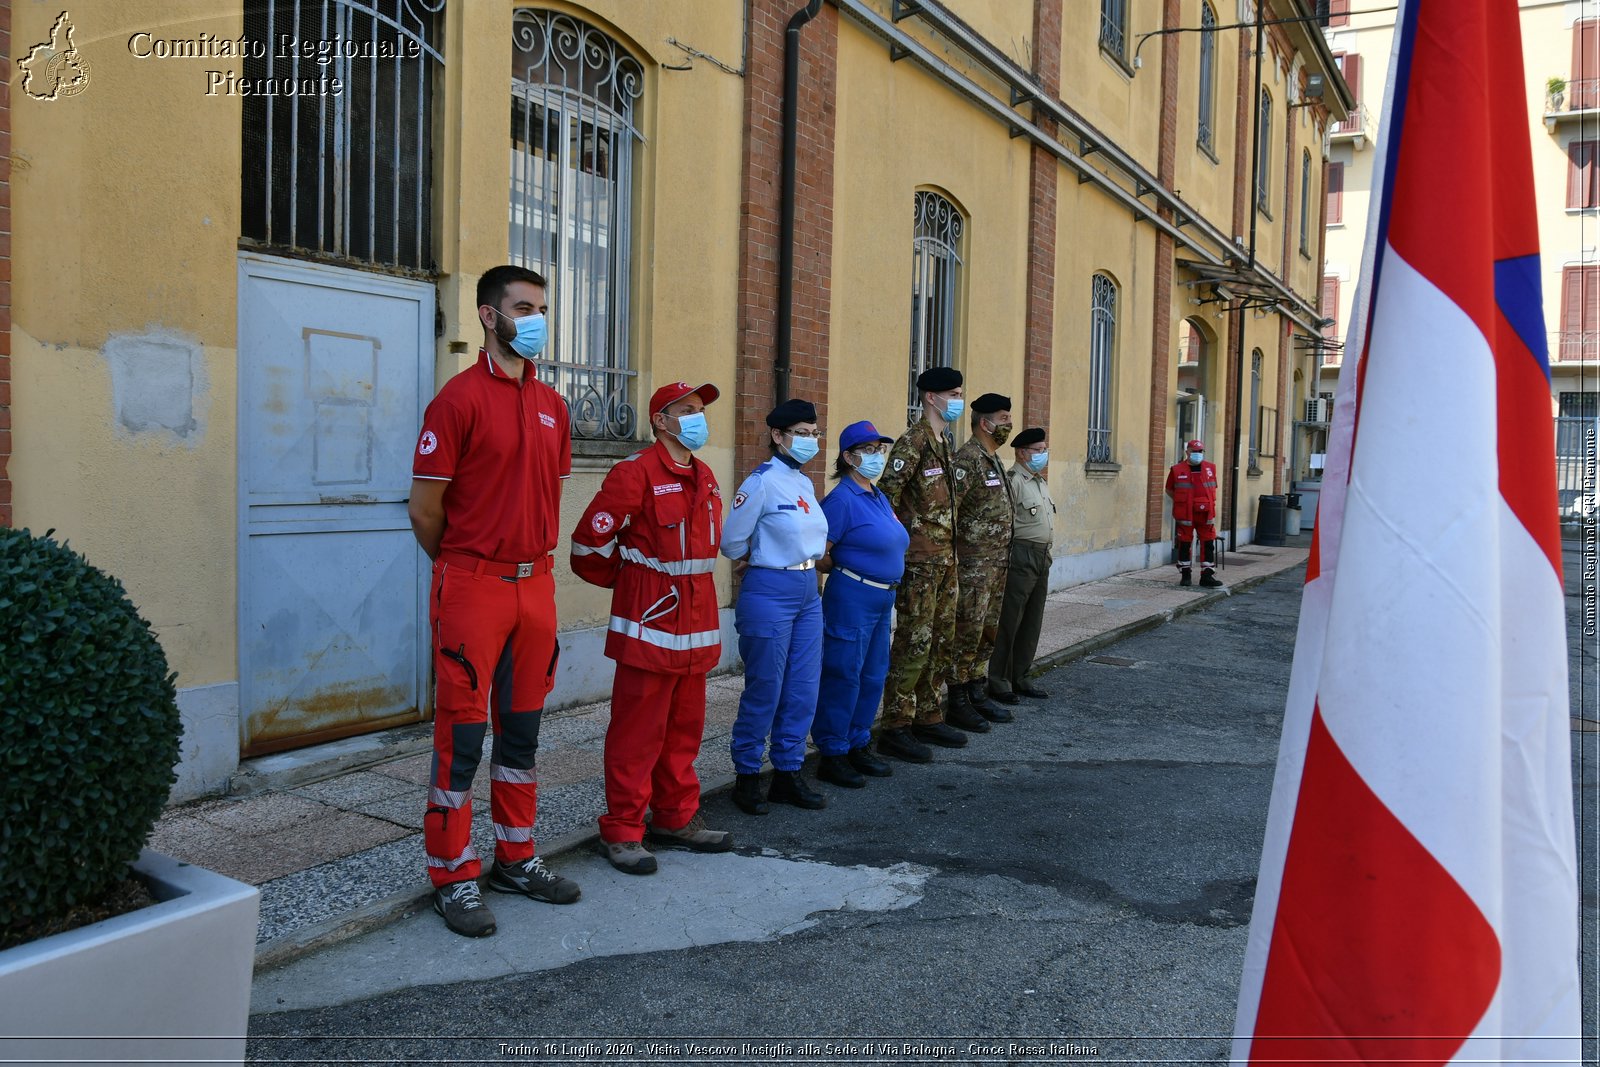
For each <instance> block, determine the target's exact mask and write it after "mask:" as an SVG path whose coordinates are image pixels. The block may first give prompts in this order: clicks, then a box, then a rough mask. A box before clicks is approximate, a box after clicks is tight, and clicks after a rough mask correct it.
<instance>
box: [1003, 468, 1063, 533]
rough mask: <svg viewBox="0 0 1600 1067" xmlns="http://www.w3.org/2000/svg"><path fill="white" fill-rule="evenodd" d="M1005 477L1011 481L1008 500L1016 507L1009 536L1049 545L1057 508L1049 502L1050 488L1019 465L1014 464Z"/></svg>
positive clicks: (1051, 501)
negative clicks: (1010, 499) (1009, 498)
mask: <svg viewBox="0 0 1600 1067" xmlns="http://www.w3.org/2000/svg"><path fill="white" fill-rule="evenodd" d="M1007 477H1009V478H1010V479H1011V498H1012V501H1013V502H1014V508H1015V513H1014V514H1015V521H1014V522H1013V524H1012V536H1013V537H1015V538H1016V539H1017V540H1018V541H1032V542H1035V543H1038V544H1043V545H1049V544H1050V543H1051V541H1052V540H1053V539H1054V537H1055V519H1056V505H1055V501H1053V500H1051V499H1050V487H1049V486H1048V485H1046V484H1045V480H1044V479H1043V478H1041V477H1040V476H1039V475H1037V474H1034V473H1033V472H1032V471H1030V470H1029V469H1028V468H1027V467H1025V466H1023V465H1022V464H1021V463H1016V464H1013V465H1012V467H1011V473H1010V474H1009V475H1007Z"/></svg>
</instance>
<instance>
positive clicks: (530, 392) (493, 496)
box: [411, 349, 572, 563]
mask: <svg viewBox="0 0 1600 1067" xmlns="http://www.w3.org/2000/svg"><path fill="white" fill-rule="evenodd" d="M571 473H572V433H571V429H570V426H569V423H568V421H567V404H566V401H564V400H562V399H561V395H560V394H559V393H557V392H556V391H555V390H554V389H552V388H550V387H549V386H548V385H546V384H544V383H543V382H541V381H539V379H538V378H537V377H536V376H535V375H534V373H533V370H532V366H531V364H528V363H524V364H523V377H522V378H520V379H517V378H508V377H506V376H505V375H504V374H503V373H501V371H500V368H499V367H497V366H495V363H494V361H493V360H492V359H490V358H489V355H488V353H487V352H484V351H483V350H482V349H479V350H478V363H477V366H474V367H471V368H469V369H467V370H464V371H462V372H461V373H460V374H458V375H456V376H455V377H454V378H451V379H450V380H449V381H448V382H446V383H445V386H444V388H443V389H441V390H439V395H438V396H436V397H434V398H433V402H432V403H430V404H429V405H428V410H427V412H426V414H424V415H423V416H422V433H421V434H420V435H419V436H418V438H417V452H416V455H415V457H413V461H412V466H411V474H412V477H414V478H427V479H431V480H436V481H446V482H449V483H450V487H449V488H448V489H446V490H445V491H444V539H443V540H442V541H441V542H440V544H439V549H440V551H442V552H465V553H468V554H469V555H473V556H479V557H481V558H483V559H490V560H496V561H498V562H500V563H525V562H528V561H531V560H535V559H538V558H540V557H542V556H546V555H548V554H550V553H551V552H552V551H554V550H555V547H556V543H557V542H558V541H559V540H560V536H561V534H560V531H559V529H558V523H559V520H560V509H561V479H563V478H565V477H567V476H568V475H570V474H571Z"/></svg>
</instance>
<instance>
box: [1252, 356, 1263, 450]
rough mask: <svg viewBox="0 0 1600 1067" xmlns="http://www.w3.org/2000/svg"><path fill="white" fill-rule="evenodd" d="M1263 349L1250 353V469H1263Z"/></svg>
mask: <svg viewBox="0 0 1600 1067" xmlns="http://www.w3.org/2000/svg"><path fill="white" fill-rule="evenodd" d="M1260 459H1261V349H1259V348H1257V349H1255V350H1254V351H1252V352H1251V353H1250V469H1251V470H1252V471H1259V470H1260V469H1261V464H1260V462H1259V461H1260Z"/></svg>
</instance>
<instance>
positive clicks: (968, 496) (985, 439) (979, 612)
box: [945, 393, 1012, 733]
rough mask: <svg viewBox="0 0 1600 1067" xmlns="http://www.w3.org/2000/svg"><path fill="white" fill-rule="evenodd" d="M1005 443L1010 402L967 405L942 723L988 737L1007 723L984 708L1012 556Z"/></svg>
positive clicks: (1001, 713)
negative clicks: (994, 726) (950, 659)
mask: <svg viewBox="0 0 1600 1067" xmlns="http://www.w3.org/2000/svg"><path fill="white" fill-rule="evenodd" d="M1010 436H1011V398H1010V397H1006V396H1001V395H1000V394H999V393H984V394H983V395H982V396H980V397H978V399H976V400H974V401H973V402H972V436H971V437H969V438H968V439H967V443H966V444H964V445H962V446H961V448H960V449H959V450H958V451H957V452H956V457H955V467H956V561H957V562H956V574H957V581H958V583H959V585H960V587H961V595H960V598H959V600H958V601H957V603H956V645H955V657H954V659H955V663H954V670H953V673H952V674H951V675H950V679H949V681H950V710H949V712H948V713H947V714H946V715H945V720H946V721H947V722H949V723H952V724H953V725H956V726H959V727H961V728H962V729H963V730H971V731H973V732H975V733H987V732H988V730H989V722H985V721H984V720H986V719H987V720H989V721H990V722H1010V721H1011V719H1012V715H1011V713H1010V712H1009V711H1006V710H1005V709H1004V708H1002V707H1000V706H999V705H996V704H991V703H989V700H988V694H987V690H988V684H987V678H988V675H989V657H990V656H991V655H993V654H994V644H995V630H996V628H997V627H998V626H999V623H1000V603H1001V600H1002V599H1003V598H1004V596H1005V591H1006V561H1007V558H1008V557H1009V555H1010V554H1011V488H1010V486H1009V485H1007V484H1006V469H1005V465H1004V464H1003V463H1001V462H1000V458H999V457H998V456H997V455H995V453H996V452H998V451H999V450H1000V446H1001V445H1003V444H1005V441H1006V438H1008V437H1010Z"/></svg>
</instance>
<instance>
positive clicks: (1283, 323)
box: [1262, 53, 1311, 495]
mask: <svg viewBox="0 0 1600 1067" xmlns="http://www.w3.org/2000/svg"><path fill="white" fill-rule="evenodd" d="M1291 54H1292V53H1291ZM1297 80H1298V79H1297ZM1298 91H1299V92H1300V93H1303V92H1305V83H1304V81H1303V80H1302V81H1300V84H1299V86H1298ZM1287 93H1288V91H1287V89H1285V98H1284V105H1285V106H1284V111H1283V113H1284V116H1285V117H1284V122H1283V125H1284V146H1285V147H1284V150H1283V188H1284V204H1283V269H1282V270H1281V271H1279V272H1278V277H1280V278H1282V279H1283V281H1284V284H1285V285H1289V284H1291V281H1290V280H1291V279H1292V278H1293V277H1294V274H1293V273H1292V265H1293V263H1294V261H1295V257H1297V256H1299V254H1300V226H1301V218H1300V201H1301V200H1305V201H1306V208H1307V209H1308V211H1309V209H1310V208H1311V201H1310V200H1309V199H1307V198H1306V197H1304V196H1302V195H1301V193H1302V190H1301V188H1300V186H1299V184H1298V183H1297V182H1296V180H1295V178H1296V176H1297V175H1298V174H1299V173H1300V151H1299V147H1300V146H1299V145H1298V144H1297V143H1296V137H1295V123H1297V122H1299V121H1300V114H1301V110H1302V109H1300V108H1290V107H1288V106H1287V105H1288V104H1289V103H1291V101H1290V100H1289V99H1288V95H1287ZM1297 95H1298V93H1297ZM1308 178H1309V176H1308ZM1306 226H1307V230H1306V236H1307V238H1309V237H1310V236H1311V232H1310V224H1309V223H1307V224H1306ZM1293 333H1294V320H1293V319H1291V318H1289V316H1287V315H1279V316H1278V398H1277V399H1278V402H1277V408H1278V427H1277V434H1278V440H1277V441H1275V442H1273V444H1274V448H1273V456H1272V492H1273V494H1274V495H1277V494H1279V493H1282V492H1283V468H1284V464H1285V463H1286V462H1287V459H1286V454H1287V453H1288V451H1289V449H1288V448H1287V447H1286V445H1285V444H1284V433H1283V420H1284V416H1286V415H1288V414H1289V412H1288V407H1289V349H1290V345H1289V339H1290V337H1291V336H1292V335H1293ZM1262 429H1263V430H1265V429H1266V428H1265V427H1262Z"/></svg>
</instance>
